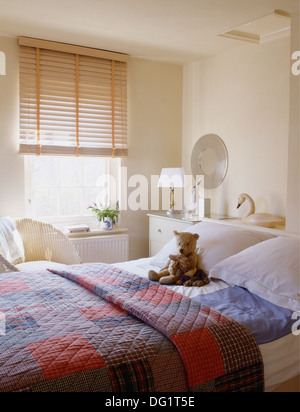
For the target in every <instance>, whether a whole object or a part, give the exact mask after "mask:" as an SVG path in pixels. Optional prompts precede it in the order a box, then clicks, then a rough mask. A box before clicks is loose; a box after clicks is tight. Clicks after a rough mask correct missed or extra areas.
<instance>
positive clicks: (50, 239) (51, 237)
mask: <svg viewBox="0 0 300 412" xmlns="http://www.w3.org/2000/svg"><path fill="white" fill-rule="evenodd" d="M14 224H15V226H16V229H17V231H18V232H19V234H20V236H21V239H22V242H23V246H24V255H25V263H21V264H15V265H14V264H12V263H11V262H9V261H8V260H7V259H6V258H5V257H4V256H3V255H1V254H0V273H3V272H19V271H23V270H26V263H27V262H35V268H36V269H38V268H39V262H41V263H43V264H41V265H40V267H41V269H44V268H45V261H46V266H47V262H55V263H58V264H59V263H60V264H65V265H72V264H80V263H81V258H80V256H79V254H78V253H77V251H76V249H75V247H74V246H73V244H72V243H71V241H70V240H69V238H68V237H67V236H66V235H65V234H64V233H63V232H61V231H60V230H58V229H56V228H55V227H54V226H53V225H51V224H49V223H44V222H41V221H38V220H32V219H27V218H24V219H16V220H14ZM29 267H30V266H29Z"/></svg>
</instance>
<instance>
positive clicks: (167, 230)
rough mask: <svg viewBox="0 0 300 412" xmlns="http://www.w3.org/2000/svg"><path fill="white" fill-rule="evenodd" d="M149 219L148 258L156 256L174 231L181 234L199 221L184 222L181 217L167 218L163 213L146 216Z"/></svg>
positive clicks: (178, 215) (179, 215) (177, 215)
mask: <svg viewBox="0 0 300 412" xmlns="http://www.w3.org/2000/svg"><path fill="white" fill-rule="evenodd" d="M148 217H149V256H150V257H152V256H154V255H156V254H157V253H158V252H159V251H160V250H161V249H162V248H163V247H164V245H165V244H166V243H167V242H169V241H170V240H171V239H172V238H173V236H174V233H173V232H174V230H177V231H178V232H182V231H184V230H186V229H188V228H189V227H190V226H191V225H194V224H196V223H198V222H199V221H200V220H195V221H185V220H183V215H181V214H176V215H174V216H169V215H167V214H165V213H153V214H148Z"/></svg>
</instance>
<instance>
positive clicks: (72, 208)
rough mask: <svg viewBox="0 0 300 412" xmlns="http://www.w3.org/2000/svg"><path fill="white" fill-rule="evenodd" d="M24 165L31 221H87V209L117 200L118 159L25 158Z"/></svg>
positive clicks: (89, 214) (118, 188)
mask: <svg viewBox="0 0 300 412" xmlns="http://www.w3.org/2000/svg"><path fill="white" fill-rule="evenodd" d="M25 164H26V168H27V169H26V170H27V171H31V172H30V173H31V174H30V173H29V175H30V179H26V191H27V193H28V194H29V195H28V197H29V198H30V199H31V203H30V210H29V212H28V213H30V215H31V217H33V218H43V217H51V218H55V217H66V216H77V217H80V216H89V217H91V211H90V210H89V209H88V206H89V205H91V204H93V203H94V202H95V203H98V204H100V203H102V204H108V203H112V204H114V203H115V201H116V200H119V199H120V196H119V190H120V186H119V183H118V179H117V176H118V174H119V170H120V167H121V161H120V159H106V158H75V157H54V156H53V157H46V156H41V157H31V156H28V159H27V161H26V163H25Z"/></svg>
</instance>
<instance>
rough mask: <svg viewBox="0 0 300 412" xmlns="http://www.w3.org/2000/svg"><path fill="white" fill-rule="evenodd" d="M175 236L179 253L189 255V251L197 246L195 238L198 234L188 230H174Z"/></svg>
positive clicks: (191, 251)
mask: <svg viewBox="0 0 300 412" xmlns="http://www.w3.org/2000/svg"><path fill="white" fill-rule="evenodd" d="M174 235H175V238H176V244H177V251H178V253H180V254H181V255H185V256H187V255H189V254H190V253H193V252H195V250H196V246H197V240H198V239H199V235H198V234H196V233H195V234H192V233H188V232H181V233H179V232H177V231H176V230H175V231H174Z"/></svg>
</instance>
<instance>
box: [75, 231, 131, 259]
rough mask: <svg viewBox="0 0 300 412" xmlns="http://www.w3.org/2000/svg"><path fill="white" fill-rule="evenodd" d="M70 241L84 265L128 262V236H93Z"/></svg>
mask: <svg viewBox="0 0 300 412" xmlns="http://www.w3.org/2000/svg"><path fill="white" fill-rule="evenodd" d="M70 240H71V241H72V243H73V245H74V246H75V247H76V249H77V251H78V253H79V255H80V257H81V259H82V263H95V262H101V263H118V262H125V261H127V260H128V254H129V253H128V235H124V234H123V235H111V236H91V237H81V238H75V239H74V238H73V239H70Z"/></svg>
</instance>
